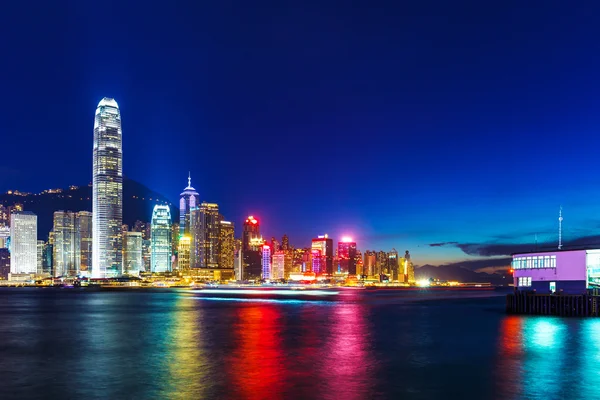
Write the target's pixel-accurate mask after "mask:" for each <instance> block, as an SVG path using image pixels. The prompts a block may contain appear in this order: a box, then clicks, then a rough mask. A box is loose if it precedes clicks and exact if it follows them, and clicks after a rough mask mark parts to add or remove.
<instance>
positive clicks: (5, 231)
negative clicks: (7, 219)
mask: <svg viewBox="0 0 600 400" xmlns="http://www.w3.org/2000/svg"><path fill="white" fill-rule="evenodd" d="M9 237H10V227H9V226H8V224H6V225H4V226H0V249H7V248H8V238H9Z"/></svg>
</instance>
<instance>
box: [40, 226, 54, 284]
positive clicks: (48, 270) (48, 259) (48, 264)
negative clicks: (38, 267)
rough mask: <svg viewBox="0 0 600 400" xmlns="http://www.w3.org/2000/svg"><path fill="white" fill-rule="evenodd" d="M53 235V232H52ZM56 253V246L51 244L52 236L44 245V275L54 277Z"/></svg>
mask: <svg viewBox="0 0 600 400" xmlns="http://www.w3.org/2000/svg"><path fill="white" fill-rule="evenodd" d="M50 234H52V232H50ZM53 251H54V245H53V244H52V243H50V236H49V237H48V241H47V242H45V243H44V250H43V253H42V270H43V273H44V274H49V275H51V276H54V273H53V271H54V270H53V269H52V252H53Z"/></svg>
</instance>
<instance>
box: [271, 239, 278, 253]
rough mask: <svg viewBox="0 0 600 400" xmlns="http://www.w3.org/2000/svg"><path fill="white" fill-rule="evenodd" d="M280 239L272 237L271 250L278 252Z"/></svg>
mask: <svg viewBox="0 0 600 400" xmlns="http://www.w3.org/2000/svg"><path fill="white" fill-rule="evenodd" d="M279 248H280V245H279V240H277V239H275V238H274V237H271V252H272V253H273V254H275V253H277V252H278V251H279V250H280V249H279Z"/></svg>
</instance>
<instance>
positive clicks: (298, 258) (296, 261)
mask: <svg viewBox="0 0 600 400" xmlns="http://www.w3.org/2000/svg"><path fill="white" fill-rule="evenodd" d="M305 250H306V249H294V250H293V255H292V272H303V268H302V266H303V264H304V253H305Z"/></svg>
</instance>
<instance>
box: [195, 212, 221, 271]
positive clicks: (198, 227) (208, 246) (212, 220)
mask: <svg viewBox="0 0 600 400" xmlns="http://www.w3.org/2000/svg"><path fill="white" fill-rule="evenodd" d="M219 228H220V215H219V206H218V205H217V204H214V203H206V202H203V203H202V204H200V207H199V208H196V209H193V210H192V213H191V234H192V235H191V236H192V255H191V261H192V267H193V268H217V267H218V266H219Z"/></svg>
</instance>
